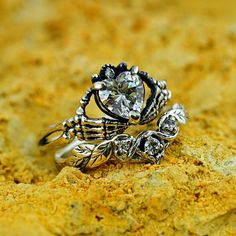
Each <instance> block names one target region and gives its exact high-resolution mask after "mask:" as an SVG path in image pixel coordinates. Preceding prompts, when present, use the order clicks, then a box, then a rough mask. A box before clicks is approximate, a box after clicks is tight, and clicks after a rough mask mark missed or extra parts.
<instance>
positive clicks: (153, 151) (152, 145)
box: [144, 136, 163, 156]
mask: <svg viewBox="0 0 236 236" xmlns="http://www.w3.org/2000/svg"><path fill="white" fill-rule="evenodd" d="M162 150H163V145H162V144H161V142H160V141H159V140H158V139H157V138H154V137H152V136H151V137H149V138H148V139H147V141H146V142H145V144H144V151H145V153H147V154H148V155H150V156H155V155H158V154H160V152H161V151H162Z"/></svg>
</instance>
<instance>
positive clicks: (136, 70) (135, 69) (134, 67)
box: [130, 66, 138, 74]
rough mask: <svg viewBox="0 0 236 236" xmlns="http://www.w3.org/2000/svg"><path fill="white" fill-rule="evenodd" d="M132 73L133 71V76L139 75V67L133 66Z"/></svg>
mask: <svg viewBox="0 0 236 236" xmlns="http://www.w3.org/2000/svg"><path fill="white" fill-rule="evenodd" d="M130 71H131V74H137V73H138V66H132V67H131V69H130Z"/></svg>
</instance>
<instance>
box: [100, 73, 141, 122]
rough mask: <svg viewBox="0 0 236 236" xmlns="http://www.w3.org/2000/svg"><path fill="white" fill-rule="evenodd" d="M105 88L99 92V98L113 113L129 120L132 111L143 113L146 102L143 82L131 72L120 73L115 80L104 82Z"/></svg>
mask: <svg viewBox="0 0 236 236" xmlns="http://www.w3.org/2000/svg"><path fill="white" fill-rule="evenodd" d="M103 82H105V88H104V89H102V90H99V92H98V94H99V98H100V100H101V102H102V103H103V104H104V106H105V107H106V108H107V109H108V110H110V111H111V112H112V113H114V114H116V115H118V116H120V117H123V118H126V119H128V118H129V114H130V112H131V111H137V112H141V110H142V107H143V102H144V85H143V81H142V80H141V78H140V77H139V76H138V75H137V74H131V72H130V71H125V72H122V73H120V74H119V75H118V76H117V77H116V78H115V79H111V78H107V79H105V80H103Z"/></svg>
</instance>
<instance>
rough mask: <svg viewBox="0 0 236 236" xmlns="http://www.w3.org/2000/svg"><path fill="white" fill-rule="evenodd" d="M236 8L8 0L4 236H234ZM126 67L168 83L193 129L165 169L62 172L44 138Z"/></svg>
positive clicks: (0, 116) (1, 159) (2, 125)
mask: <svg viewBox="0 0 236 236" xmlns="http://www.w3.org/2000/svg"><path fill="white" fill-rule="evenodd" d="M235 8H236V3H235V1H233V0H224V1H223V0H218V1H187V0H186V1H180V0H176V1H170V0H167V1H160V0H153V1H151V0H147V1H142V0H135V1H107V0H103V1H77V0H74V1H47V0H44V1H20V0H14V1H13V0H9V1H1V2H0V19H1V27H0V55H1V57H0V235H8V236H13V235H14V236H16V235H19V236H21V235H22V236H25V235H27V236H28V235H29V236H31V235H40V236H41V235H45V236H47V235H86V234H87V235H135V236H136V235H142V236H143V235H150V236H151V235H168V236H169V235H170V236H171V235H180V236H182V235H210V236H212V235H213V236H225V235H227V236H228V235H236V224H235V222H236V150H235V143H236V141H235V137H236V120H235V119H236V118H235V117H236V109H235V104H236V96H235V88H236V79H235V75H236V54H235V51H236V44H235V36H234V25H235V22H236V15H235ZM121 61H127V62H128V64H129V65H138V66H139V68H140V69H141V70H144V71H148V72H149V73H150V75H153V76H156V75H157V76H158V78H160V79H165V80H167V83H168V88H169V89H170V90H171V91H172V95H173V96H172V99H171V101H170V102H169V104H172V103H173V104H174V103H176V102H181V103H183V104H184V105H185V107H186V109H187V111H188V117H189V121H188V123H187V124H186V125H185V126H182V127H181V130H180V135H179V136H178V138H177V139H176V140H175V141H174V142H173V143H172V144H171V145H170V146H169V148H168V150H167V152H166V154H165V159H164V161H163V162H162V163H161V165H145V164H143V165H139V164H130V163H115V162H111V163H108V164H105V165H104V166H102V167H100V168H97V169H94V170H92V171H88V172H86V173H81V172H80V171H78V170H76V169H74V168H70V167H67V168H64V169H62V170H61V171H59V170H57V169H56V168H55V165H54V161H53V150H52V151H50V150H49V151H48V152H45V151H39V150H38V147H37V140H38V137H39V136H40V133H41V132H42V131H43V130H44V128H45V127H47V126H48V125H50V124H53V123H56V122H59V121H61V120H64V119H65V118H67V117H70V116H72V115H74V111H75V109H76V107H77V106H78V101H79V98H80V97H81V96H82V95H83V94H84V92H85V91H86V89H87V88H88V87H89V86H90V85H91V84H90V79H89V78H90V76H91V75H92V74H93V73H97V72H98V70H99V68H100V66H101V65H103V64H105V63H112V64H113V63H114V64H115V63H116V64H118V63H119V62H121ZM90 109H91V110H90ZM90 109H88V110H90V111H92V112H91V113H93V115H95V116H96V115H98V114H99V111H98V110H96V107H95V106H92V107H91V108H90ZM88 112H89V111H88ZM149 128H151V125H150V126H149ZM143 129H146V126H141V127H136V128H135V130H134V133H138V132H140V131H141V130H143Z"/></svg>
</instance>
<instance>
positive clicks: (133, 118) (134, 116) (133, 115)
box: [129, 110, 141, 124]
mask: <svg viewBox="0 0 236 236" xmlns="http://www.w3.org/2000/svg"><path fill="white" fill-rule="evenodd" d="M140 117H141V115H140V112H138V111H135V110H133V111H131V112H130V113H129V122H130V123H131V124H137V123H139V120H140Z"/></svg>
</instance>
